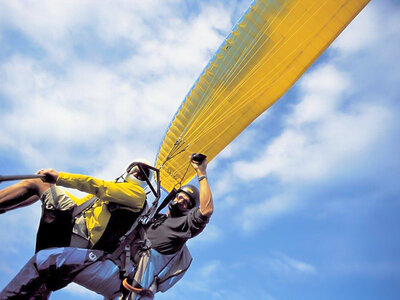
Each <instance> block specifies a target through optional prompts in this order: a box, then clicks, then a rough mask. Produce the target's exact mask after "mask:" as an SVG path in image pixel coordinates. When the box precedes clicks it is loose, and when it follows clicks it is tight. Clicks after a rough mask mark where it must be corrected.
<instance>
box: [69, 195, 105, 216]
mask: <svg viewBox="0 0 400 300" xmlns="http://www.w3.org/2000/svg"><path fill="white" fill-rule="evenodd" d="M97 200H99V198H97V197H96V196H93V197H92V198H90V199H89V200H88V201H85V202H83V203H82V204H81V205H79V206H75V207H74V210H73V211H72V218H75V217H76V216H77V215H79V214H80V213H81V212H83V211H84V210H85V209H87V208H89V207H91V206H92V205H93V204H94V203H95V202H96V201H97Z"/></svg>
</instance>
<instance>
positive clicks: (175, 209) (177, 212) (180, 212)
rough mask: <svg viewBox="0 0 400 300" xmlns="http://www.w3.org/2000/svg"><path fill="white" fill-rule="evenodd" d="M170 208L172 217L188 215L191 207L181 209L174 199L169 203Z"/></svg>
mask: <svg viewBox="0 0 400 300" xmlns="http://www.w3.org/2000/svg"><path fill="white" fill-rule="evenodd" d="M168 209H169V213H170V215H171V217H172V218H177V217H182V216H186V215H187V214H188V213H189V211H190V209H181V208H180V207H179V204H178V202H175V201H173V200H172V201H171V202H170V203H169V204H168Z"/></svg>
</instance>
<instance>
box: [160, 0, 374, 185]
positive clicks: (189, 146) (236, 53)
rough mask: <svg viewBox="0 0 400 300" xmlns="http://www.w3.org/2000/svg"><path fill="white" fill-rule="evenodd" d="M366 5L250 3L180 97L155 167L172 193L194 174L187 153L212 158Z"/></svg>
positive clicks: (306, 0)
mask: <svg viewBox="0 0 400 300" xmlns="http://www.w3.org/2000/svg"><path fill="white" fill-rule="evenodd" d="M368 2H369V0H320V1H319V0H318V1H316V0H288V1H283V0H258V1H254V2H253V3H252V4H251V6H250V8H249V9H248V10H247V11H246V12H245V14H244V15H243V17H242V18H241V19H240V20H239V22H238V23H237V24H236V25H235V27H234V28H233V31H232V32H231V34H230V35H229V36H228V37H227V38H226V39H225V41H224V42H223V43H222V45H221V46H220V48H219V49H218V51H217V53H216V54H215V55H214V57H213V58H212V59H211V61H210V62H209V63H208V65H207V66H206V68H205V69H204V70H203V72H202V73H201V75H200V77H199V78H198V79H197V81H196V82H195V83H194V85H193V87H192V88H191V90H190V91H189V93H188V94H187V96H186V98H185V99H184V101H183V103H182V105H181V107H180V108H179V109H178V111H177V113H176V115H175V116H174V118H173V121H172V122H171V124H170V126H169V128H168V130H167V132H166V134H165V136H164V139H163V141H162V143H161V146H160V149H159V152H158V155H157V159H156V166H157V168H160V167H161V171H160V178H161V184H162V186H163V188H165V189H166V190H167V191H170V190H172V188H173V187H174V186H176V185H177V184H180V183H181V184H182V185H183V184H186V183H187V182H189V181H190V179H192V178H193V176H194V175H195V173H194V170H193V169H192V168H189V169H187V164H188V159H189V155H190V154H191V153H194V152H197V153H204V154H206V155H207V158H208V160H209V161H210V160H211V159H213V158H214V157H215V156H216V155H217V154H218V153H219V152H220V151H222V150H223V149H224V148H225V147H226V146H227V145H228V144H229V143H230V142H231V141H232V140H233V139H234V138H235V137H236V136H238V135H239V134H240V132H242V131H243V130H244V129H245V128H246V127H247V126H248V125H249V124H250V123H251V122H252V121H253V120H254V119H256V118H257V117H258V116H259V115H260V114H261V113H262V112H264V111H265V110H266V109H268V108H269V107H270V106H271V105H272V104H273V103H275V102H276V101H277V100H278V99H279V98H280V97H281V96H282V95H283V94H284V93H285V92H286V91H287V90H288V89H289V88H290V87H291V86H292V85H293V84H294V83H295V82H296V81H297V80H298V79H299V77H300V76H301V75H302V74H303V73H304V72H305V71H306V70H307V68H308V67H309V66H310V65H311V64H312V63H313V62H314V61H315V60H316V59H317V58H318V57H319V56H320V55H321V54H322V53H323V51H324V50H325V49H326V48H327V47H328V46H329V45H330V44H331V43H332V42H333V41H334V40H335V38H336V37H337V36H338V35H339V34H340V33H341V32H342V31H343V30H344V28H346V26H347V25H348V24H349V23H350V22H351V21H352V20H353V18H354V17H355V16H356V15H357V14H358V13H359V12H360V11H361V10H362V9H363V8H364V7H365V5H367V3H368Z"/></svg>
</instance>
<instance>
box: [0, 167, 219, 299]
mask: <svg viewBox="0 0 400 300" xmlns="http://www.w3.org/2000/svg"><path fill="white" fill-rule="evenodd" d="M191 165H192V167H193V168H194V169H195V171H196V173H197V176H198V180H199V187H200V192H199V191H198V190H197V188H196V187H195V186H193V185H186V186H183V187H181V188H180V189H179V190H178V192H177V194H176V196H175V198H174V199H173V200H172V201H171V202H170V204H169V210H168V212H167V214H166V215H157V216H156V218H155V222H153V223H152V224H151V225H150V227H149V228H148V229H147V232H146V233H147V239H148V240H149V241H150V242H151V247H150V248H151V249H153V251H155V252H154V255H152V256H154V257H156V260H157V261H158V262H160V261H161V260H164V261H168V263H169V262H170V261H172V260H173V259H175V257H174V255H178V254H181V253H182V250H183V249H184V248H185V247H184V245H185V243H186V241H187V240H188V239H190V238H193V237H195V236H196V235H198V234H199V233H200V232H201V231H202V230H203V229H204V228H205V226H206V224H207V223H208V221H209V218H210V216H211V214H212V213H213V200H212V195H211V189H210V186H209V183H208V179H207V174H206V168H207V161H206V160H204V161H203V162H202V163H201V164H197V163H195V162H194V161H192V160H191ZM103 255H104V254H103V253H102V252H101V251H98V250H87V249H80V248H69V247H68V248H53V249H46V250H42V251H39V252H38V253H37V254H36V255H35V256H33V257H32V259H31V260H30V261H29V262H28V263H27V264H26V265H25V267H24V268H23V269H22V270H21V271H20V273H19V274H17V276H16V277H14V279H13V280H12V281H11V282H10V283H9V284H8V286H6V287H5V288H4V290H3V291H2V292H1V293H0V299H31V298H32V297H35V299H46V297H47V295H48V291H49V290H57V289H60V288H62V287H64V286H66V285H67V284H68V283H70V282H71V281H73V282H76V283H78V284H80V285H82V286H84V287H86V288H88V289H90V290H92V291H95V292H97V293H99V294H101V295H103V296H105V297H106V298H114V297H116V296H117V295H118V294H120V291H121V285H123V286H124V287H125V288H127V289H128V290H130V291H132V290H131V289H130V287H132V286H131V284H132V280H131V281H130V282H126V281H125V284H123V280H124V279H125V278H123V277H121V269H120V267H119V266H117V262H115V261H114V260H113V259H102V258H104V256H103ZM165 258H166V259H165ZM150 259H151V258H150ZM156 264H157V263H156ZM139 265H140V264H139ZM137 266H138V264H137V263H136V267H137ZM139 267H140V266H139ZM149 269H151V268H147V269H146V270H145V271H146V272H149ZM153 269H159V270H160V269H161V270H164V269H165V266H163V267H160V266H156V267H155V268H153ZM184 271H185V270H183V272H184ZM154 272H157V271H154ZM154 272H153V273H154ZM182 274H183V273H182ZM147 277H152V278H153V277H157V274H150V275H149V276H147ZM131 279H133V278H131ZM158 279H159V278H158ZM167 279H168V278H167ZM178 280H179V279H178ZM174 283H175V282H174ZM174 283H171V285H173V284H174ZM146 288H147V287H146ZM168 288H169V287H167V288H166V289H168ZM163 289H164V287H163V288H159V289H157V287H156V288H155V291H157V290H163ZM42 295H43V296H42ZM143 297H148V295H147V296H143ZM151 297H152V296H151ZM151 297H149V298H151ZM146 299H147V298H146Z"/></svg>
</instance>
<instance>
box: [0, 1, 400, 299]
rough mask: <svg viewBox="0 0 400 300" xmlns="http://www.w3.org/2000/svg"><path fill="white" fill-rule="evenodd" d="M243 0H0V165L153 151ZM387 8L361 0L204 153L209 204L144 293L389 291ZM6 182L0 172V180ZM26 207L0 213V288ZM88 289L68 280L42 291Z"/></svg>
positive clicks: (105, 160)
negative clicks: (237, 127) (186, 260)
mask: <svg viewBox="0 0 400 300" xmlns="http://www.w3.org/2000/svg"><path fill="white" fill-rule="evenodd" d="M249 4H250V1H201V2H200V1H196V2H195V1H186V2H185V1H179V0H171V1H155V0H154V1H153V0H152V1H113V2H111V1H104V2H101V4H99V3H98V2H96V1H57V2H56V1H36V2H24V1H2V2H0V132H1V134H0V174H2V175H6V174H14V173H16V174H22V173H33V172H35V171H36V170H37V169H39V168H44V167H53V168H55V169H56V170H60V171H68V172H73V173H83V174H88V175H92V176H95V177H98V178H104V179H110V180H112V179H114V178H115V177H116V176H118V175H120V173H122V170H123V169H124V168H125V167H126V165H127V164H128V163H129V162H130V161H131V160H132V159H134V158H137V157H146V158H148V159H150V160H154V158H155V156H156V154H157V153H156V152H157V150H158V146H159V144H160V142H161V138H162V137H163V134H164V132H165V130H166V129H167V126H168V124H169V122H170V121H171V118H172V117H173V115H174V113H175V111H176V109H177V108H178V106H179V105H180V103H181V102H182V100H183V99H184V97H185V95H186V93H187V92H188V90H189V89H190V87H191V86H192V84H193V82H194V81H195V80H196V79H197V77H198V76H199V74H200V73H201V71H202V69H203V68H204V67H205V66H206V64H207V62H208V61H209V59H210V58H211V57H212V55H213V54H214V53H215V51H216V50H217V49H218V47H219V45H220V44H221V43H222V41H223V39H224V38H225V37H226V36H227V35H228V34H229V32H230V30H231V29H232V27H233V25H234V24H235V22H236V21H237V20H238V19H239V17H240V16H241V15H242V13H243V12H244V11H245V10H246V9H247V7H248V6H249ZM399 20H400V5H399V4H398V2H397V1H389V0H382V1H374V2H372V3H370V4H369V5H368V6H367V7H366V8H365V9H364V11H362V12H361V14H360V15H359V16H358V17H357V18H356V19H355V20H354V21H353V22H352V23H351V24H350V26H349V27H348V28H347V29H346V30H345V31H344V32H343V33H342V35H341V36H340V37H339V38H338V39H337V40H336V41H335V42H334V43H333V44H332V45H331V47H330V48H329V49H328V50H327V51H326V52H325V53H324V54H323V55H322V57H321V58H320V59H319V60H318V61H317V62H316V63H315V64H314V65H313V66H312V67H311V68H310V69H309V70H308V72H307V73H305V74H304V75H303V77H302V78H301V79H300V80H299V81H298V82H297V83H296V84H295V85H294V87H293V88H292V89H290V90H289V92H288V93H286V95H285V96H284V97H282V99H281V100H279V101H278V102H277V103H276V104H275V105H274V106H273V107H271V108H270V109H269V110H268V111H267V112H265V113H264V114H262V115H261V116H260V117H259V118H258V119H257V120H256V121H255V122H254V123H253V124H251V125H250V126H249V128H248V129H246V130H245V131H244V132H243V133H242V134H241V135H240V136H239V137H238V138H237V139H236V140H235V141H234V142H233V143H232V144H231V145H229V146H228V147H227V148H226V149H225V150H224V151H223V152H221V154H220V155H219V156H218V157H217V158H216V159H215V160H214V161H213V162H211V163H210V164H209V178H210V181H211V184H212V189H213V194H214V200H215V213H214V215H213V217H212V220H211V223H210V224H209V226H208V227H207V229H206V230H205V231H204V232H203V233H202V234H201V235H200V236H199V237H197V238H196V239H194V240H192V241H190V243H189V247H190V249H191V252H192V255H193V257H194V262H193V264H192V267H191V269H190V270H189V271H188V273H187V274H186V275H185V277H184V279H183V280H182V281H181V282H179V283H178V285H177V286H175V287H174V288H173V289H172V290H170V291H169V292H168V293H166V294H161V295H158V296H157V298H158V299H177V300H179V299H189V298H190V299H267V300H272V299H277V300H278V299H338V298H339V299H399V298H400V288H399V282H400V254H399V253H400V240H399V228H400V218H399V216H400V204H399V200H400V199H399V195H400V187H399V186H400V185H399V184H398V181H399V180H398V178H400V156H399V146H400V142H399V141H400V121H399V118H398V115H399V112H400V107H399V106H400V102H399V100H400V89H399V86H400V62H399V61H400V60H399V53H400V21H399ZM5 186H6V184H5V183H2V184H1V187H5ZM39 217H40V206H39V205H38V204H35V205H33V206H31V207H27V208H23V209H20V210H16V211H12V212H9V213H7V214H4V215H1V216H0V239H1V240H2V247H1V248H0V287H3V286H5V285H6V283H7V282H8V281H9V280H10V279H11V278H12V277H13V276H14V275H15V274H16V273H17V271H18V270H19V269H20V268H21V267H22V266H23V264H24V263H25V262H26V261H27V260H28V259H29V257H30V256H31V255H32V254H33V251H34V238H35V232H36V228H37V224H38V220H39ZM71 298H74V299H88V298H89V299H96V298H97V299H100V298H101V297H100V296H98V295H95V294H93V293H91V292H88V291H86V290H84V289H83V288H80V287H78V286H76V285H70V286H69V287H67V288H66V289H64V290H63V291H59V292H56V293H55V294H54V295H53V296H52V299H71Z"/></svg>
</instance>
